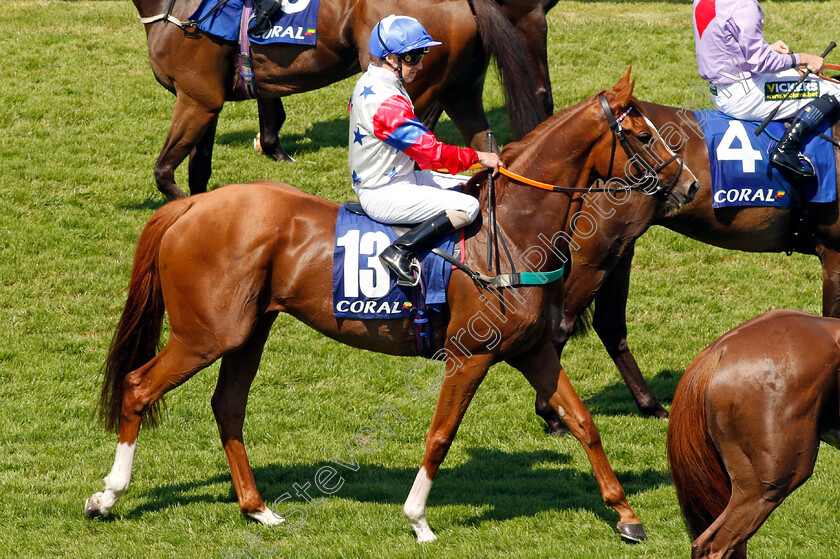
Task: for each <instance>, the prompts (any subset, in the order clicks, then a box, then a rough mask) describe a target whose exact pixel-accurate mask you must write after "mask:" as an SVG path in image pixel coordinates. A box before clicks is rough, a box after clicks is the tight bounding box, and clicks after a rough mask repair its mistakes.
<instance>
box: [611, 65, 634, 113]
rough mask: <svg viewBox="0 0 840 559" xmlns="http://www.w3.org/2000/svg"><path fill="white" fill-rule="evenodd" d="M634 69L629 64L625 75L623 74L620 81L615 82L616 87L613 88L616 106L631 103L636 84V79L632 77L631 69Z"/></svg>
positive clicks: (624, 105)
mask: <svg viewBox="0 0 840 559" xmlns="http://www.w3.org/2000/svg"><path fill="white" fill-rule="evenodd" d="M632 69H633V67H632V66H629V67H628V68H627V71H626V72H624V75H623V76H621V79H620V80H618V83H617V84H615V87H613V88H612V91H613V93H614V94H615V97H614V103H615V105H616V107H626V106H627V105H628V103H630V97H631V96H632V95H633V86H634V85H636V80H635V79H633V80H631V79H630V71H631V70H632Z"/></svg>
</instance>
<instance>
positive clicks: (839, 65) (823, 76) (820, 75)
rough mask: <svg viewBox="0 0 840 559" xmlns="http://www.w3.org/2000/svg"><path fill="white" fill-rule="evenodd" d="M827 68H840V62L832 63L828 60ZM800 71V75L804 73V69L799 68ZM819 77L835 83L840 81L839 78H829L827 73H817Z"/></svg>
mask: <svg viewBox="0 0 840 559" xmlns="http://www.w3.org/2000/svg"><path fill="white" fill-rule="evenodd" d="M825 69H826V70H840V64H830V63H828V62H826V63H825ZM799 73H800V75H801V74H802V73H803V71H802V69H799ZM817 77H818V78H820V79H821V80H826V81H830V82H833V83H840V81H838V80H837V79H835V78H829V77H828V76H826V75H825V74H817Z"/></svg>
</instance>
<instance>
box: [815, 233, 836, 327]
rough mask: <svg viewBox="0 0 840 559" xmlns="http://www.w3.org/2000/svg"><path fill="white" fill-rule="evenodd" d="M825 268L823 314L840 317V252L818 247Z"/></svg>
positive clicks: (818, 253)
mask: <svg viewBox="0 0 840 559" xmlns="http://www.w3.org/2000/svg"><path fill="white" fill-rule="evenodd" d="M817 255H818V256H819V257H820V262H821V263H822V269H823V305H822V314H823V316H832V317H834V318H840V253H838V252H837V251H836V250H833V249H830V248H826V247H825V246H822V245H820V246H818V247H817Z"/></svg>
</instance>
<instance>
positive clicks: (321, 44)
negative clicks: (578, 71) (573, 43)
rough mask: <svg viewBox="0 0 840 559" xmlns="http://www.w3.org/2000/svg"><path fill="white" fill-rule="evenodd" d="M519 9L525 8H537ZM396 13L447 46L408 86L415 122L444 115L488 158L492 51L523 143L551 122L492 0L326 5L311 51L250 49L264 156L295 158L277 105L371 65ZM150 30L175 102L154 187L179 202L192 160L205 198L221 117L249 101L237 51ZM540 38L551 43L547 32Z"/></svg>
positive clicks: (183, 9) (183, 33)
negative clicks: (227, 107) (384, 24)
mask: <svg viewBox="0 0 840 559" xmlns="http://www.w3.org/2000/svg"><path fill="white" fill-rule="evenodd" d="M545 1H546V0H540V2H545ZM516 2H520V3H522V4H523V5H524V4H528V3H529V2H531V3H533V2H537V0H528V2H522V0H516ZM199 3H200V0H175V2H174V5H173V7H172V12H171V15H172V17H173V18H175V19H176V20H178V21H184V20H186V19H187V18H189V16H190V15H192V13H193V12H195V10H196V9H197V8H198V6H199ZM134 4H135V5H136V7H137V10H138V12H139V13H140V16H141V17H143V18H154V16H162V15H163V14H165V13H166V11H167V8H168V6H169V5H170V0H134ZM542 5H543V4H539V5H538V4H534V6H530V5H529V6H528V7H530V8H531V11H530V12H528V14H531V13H535V14H539V13H543V21H544V19H545V17H544V12H541V11H540V10H541V6H542ZM392 13H398V14H405V15H410V16H414V17H416V18H417V19H418V20H420V21H421V22H422V23H423V25H424V26H425V27H426V29H427V30H428V31H429V33H430V34H431V35H432V36H433V37H436V38H438V39H439V40H442V41H443V45H441V46H438V47H435V48H433V49H432V50H431V52H430V53H429V55H428V56H427V57H426V58H424V59H423V65H424V66H425V69H424V70H423V71H421V72H420V73H419V74H418V77H417V78H416V79H415V80H414V81H413V82H412V83H410V84H407V89H408V92H409V93H410V94H411V96H412V99H413V100H414V103H415V107H416V111H417V115H418V116H419V117H420V118H421V119H422V120H423V121H424V124H426V125H427V126H428V127H430V128H432V127H434V124H435V123H436V122H437V119H438V117H439V116H440V114H441V111H442V110H445V111H446V112H447V113H448V114H449V116H450V118H451V119H452V121H453V123H454V124H455V126H456V127H457V128H458V130H459V131H460V132H461V134H462V135H463V137H464V139H465V140H466V141H467V142H468V143H469V144H470V145H471V146H472V147H473V148H475V149H481V150H487V149H488V148H487V143H486V139H487V137H486V131H487V130H488V129H489V124H488V123H487V117H486V115H485V114H484V109H483V108H482V103H481V96H482V89H483V86H484V75H485V71H486V69H487V65H488V62H489V57H490V54H489V53H491V52H492V53H493V55H495V57H496V59H497V62H498V65H499V69H500V71H501V75H502V78H503V84H504V87H505V98H506V102H507V107H508V112H509V114H510V120H511V125H512V127H513V130H514V134H515V135H516V136H517V137H518V138H521V137H522V136H523V135H524V134H525V133H527V132H528V131H529V130H532V129H533V128H534V127H535V126H536V125H537V124H538V123H539V122H540V121H541V120H542V119H543V118H544V117H545V116H547V115H548V114H550V113H546V114H543V108H542V106H541V104H540V100H539V99H538V98H537V96H536V94H535V91H534V89H533V87H532V84H533V80H532V78H531V76H530V73H529V67H530V64H529V62H528V58H527V57H526V55H525V52H524V51H523V49H522V46H521V45H520V44H519V41H518V39H517V33H516V29H514V27H513V25H512V24H511V22H510V21H508V19H507V18H505V16H504V15H503V14H502V12H501V10H500V9H499V6H498V5H497V4H496V3H495V2H493V0H469V1H467V0H417V1H415V2H398V1H397V0H386V1H383V0H377V1H373V0H321V4H320V9H319V15H318V26H317V30H318V31H317V44H316V45H315V47H314V48H313V47H305V46H298V45H287V44H274V45H252V50H253V61H254V73H255V79H256V82H257V97H258V106H259V114H260V136H259V137H260V144H261V148H262V152H263V153H265V154H267V155H269V156H270V157H273V158H274V159H278V160H282V159H290V157H289V156H288V154H287V153H286V152H285V150H284V149H283V148H282V146H280V143H279V139H278V133H279V130H280V127H281V126H282V125H283V122H284V121H285V119H286V113H285V110H284V109H283V103H282V101H281V97H284V96H286V95H291V94H293V93H300V92H304V91H310V90H313V89H317V88H319V87H323V86H326V85H329V84H331V83H334V82H337V81H339V80H342V79H344V78H347V77H349V76H352V75H353V74H355V73H357V72H359V71H360V69H361V68H362V67H363V65H367V62H368V61H369V60H370V57H369V54H368V40H369V37H370V31H371V29H372V28H373V26H374V25H375V24H376V23H377V22H378V21H379V20H380V19H382V18H383V17H385V16H387V15H389V14H392ZM528 17H533V16H530V15H528V16H527V17H525V16H523V18H522V19H523V20H525V21H524V22H519V25H520V27H522V26H525V27H527V20H528ZM145 25H146V38H147V44H148V50H149V61H150V63H151V66H152V70H153V71H154V74H155V77H156V78H157V80H158V81H159V82H160V83H161V84H162V85H163V86H164V87H165V88H167V89H168V90H169V91H171V92H173V93H174V94H175V96H176V101H175V108H174V110H173V113H172V124H171V125H170V128H169V133H168V134H167V137H166V140H165V142H164V146H163V150H162V151H161V153H160V156H159V157H158V160H157V163H155V170H154V174H155V182H156V183H157V187H158V189H159V190H160V191H161V192H162V193H163V194H165V195H166V196H167V197H168V198H169V199H176V198H180V197H183V196H184V193H183V192H182V191H181V190H180V189H179V188H178V185H177V184H176V183H175V168H176V167H177V166H178V165H180V163H181V162H182V161H183V160H184V158H185V157H187V155H189V157H190V162H189V187H190V192H191V193H197V192H204V191H206V189H207V182H208V181H209V180H210V172H211V168H210V163H211V158H212V154H213V142H214V139H215V135H216V123H217V120H218V116H219V112H220V111H221V110H222V106H223V105H224V102H225V101H238V100H242V99H245V98H246V96H245V93H244V89H243V87H242V83H241V78H240V76H239V74H238V72H237V71H236V66H237V60H238V48H237V46H236V45H235V44H234V43H232V42H228V41H222V40H218V39H216V38H213V37H211V36H209V35H205V34H204V33H203V32H201V31H197V30H196V29H195V28H193V27H186V28H182V27H180V26H179V25H177V24H175V23H172V22H170V21H167V20H164V19H158V20H155V21H150V22H149V23H146V24H145ZM479 32H480V33H479ZM536 35H537V36H538V37H539V36H541V37H542V41H543V43H544V42H545V32H544V30H543V33H542V35H539V33H537V34H536ZM485 47H487V50H485ZM535 48H536V49H537V50H538V49H539V45H537V46H536V47H535V46H534V45H531V46H529V49H531V50H533V49H535ZM543 50H544V44H543ZM530 56H532V57H533V56H534V55H530ZM537 56H539V53H538V54H537ZM543 58H544V56H543ZM543 87H545V85H543ZM548 87H549V88H550V84H549V85H548ZM542 103H543V104H544V103H545V95H543V101H542Z"/></svg>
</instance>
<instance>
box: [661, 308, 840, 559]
mask: <svg viewBox="0 0 840 559" xmlns="http://www.w3.org/2000/svg"><path fill="white" fill-rule="evenodd" d="M838 395H840V320H838V319H836V318H822V317H817V316H814V315H810V314H806V313H803V312H798V311H790V310H778V311H770V312H767V313H764V314H762V315H760V316H758V317H756V318H754V319H752V320H750V321H749V322H745V323H744V324H741V325H740V326H738V327H736V328H734V329H733V330H731V331H729V332H728V333H726V334H724V335H723V336H721V337H720V338H718V339H717V340H715V341H714V342H712V344H711V345H709V347H707V348H706V349H704V350H703V352H702V353H701V354H700V355H699V356H698V357H697V358H696V359H695V360H694V361H693V362H692V363H691V365H689V366H688V369H687V370H686V371H685V374H684V375H683V377H682V379H681V380H680V383H679V385H678V386H677V391H676V394H674V402H673V405H672V406H671V419H670V423H669V425H668V460H669V461H670V464H671V476H672V477H673V479H674V486H675V487H676V490H677V497H678V499H679V501H680V506H681V507H682V510H683V515H684V516H685V519H686V525H687V527H688V531H689V533H690V534H691V536H692V537H693V538H695V540H694V543H693V544H692V546H691V557H692V558H694V559H699V558H702V557H706V558H715V559H723V558H726V557H737V558H744V557H746V556H747V540H749V538H750V537H751V536H752V535H753V534H755V532H756V531H757V530H758V529H759V527H761V525H762V524H763V523H764V521H765V520H767V517H768V516H769V515H770V513H771V512H773V510H775V508H776V507H778V506H779V505H780V504H781V503H782V501H784V499H785V498H786V497H787V496H788V495H790V494H791V492H793V490H794V489H796V488H797V487H799V486H800V485H802V483H804V482H805V480H807V479H808V478H809V477H811V474H812V473H813V471H814V463H815V462H816V459H817V451H818V450H819V446H820V440H822V441H825V442H827V443H829V444H831V445H833V446H835V447H840V401H838Z"/></svg>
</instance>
